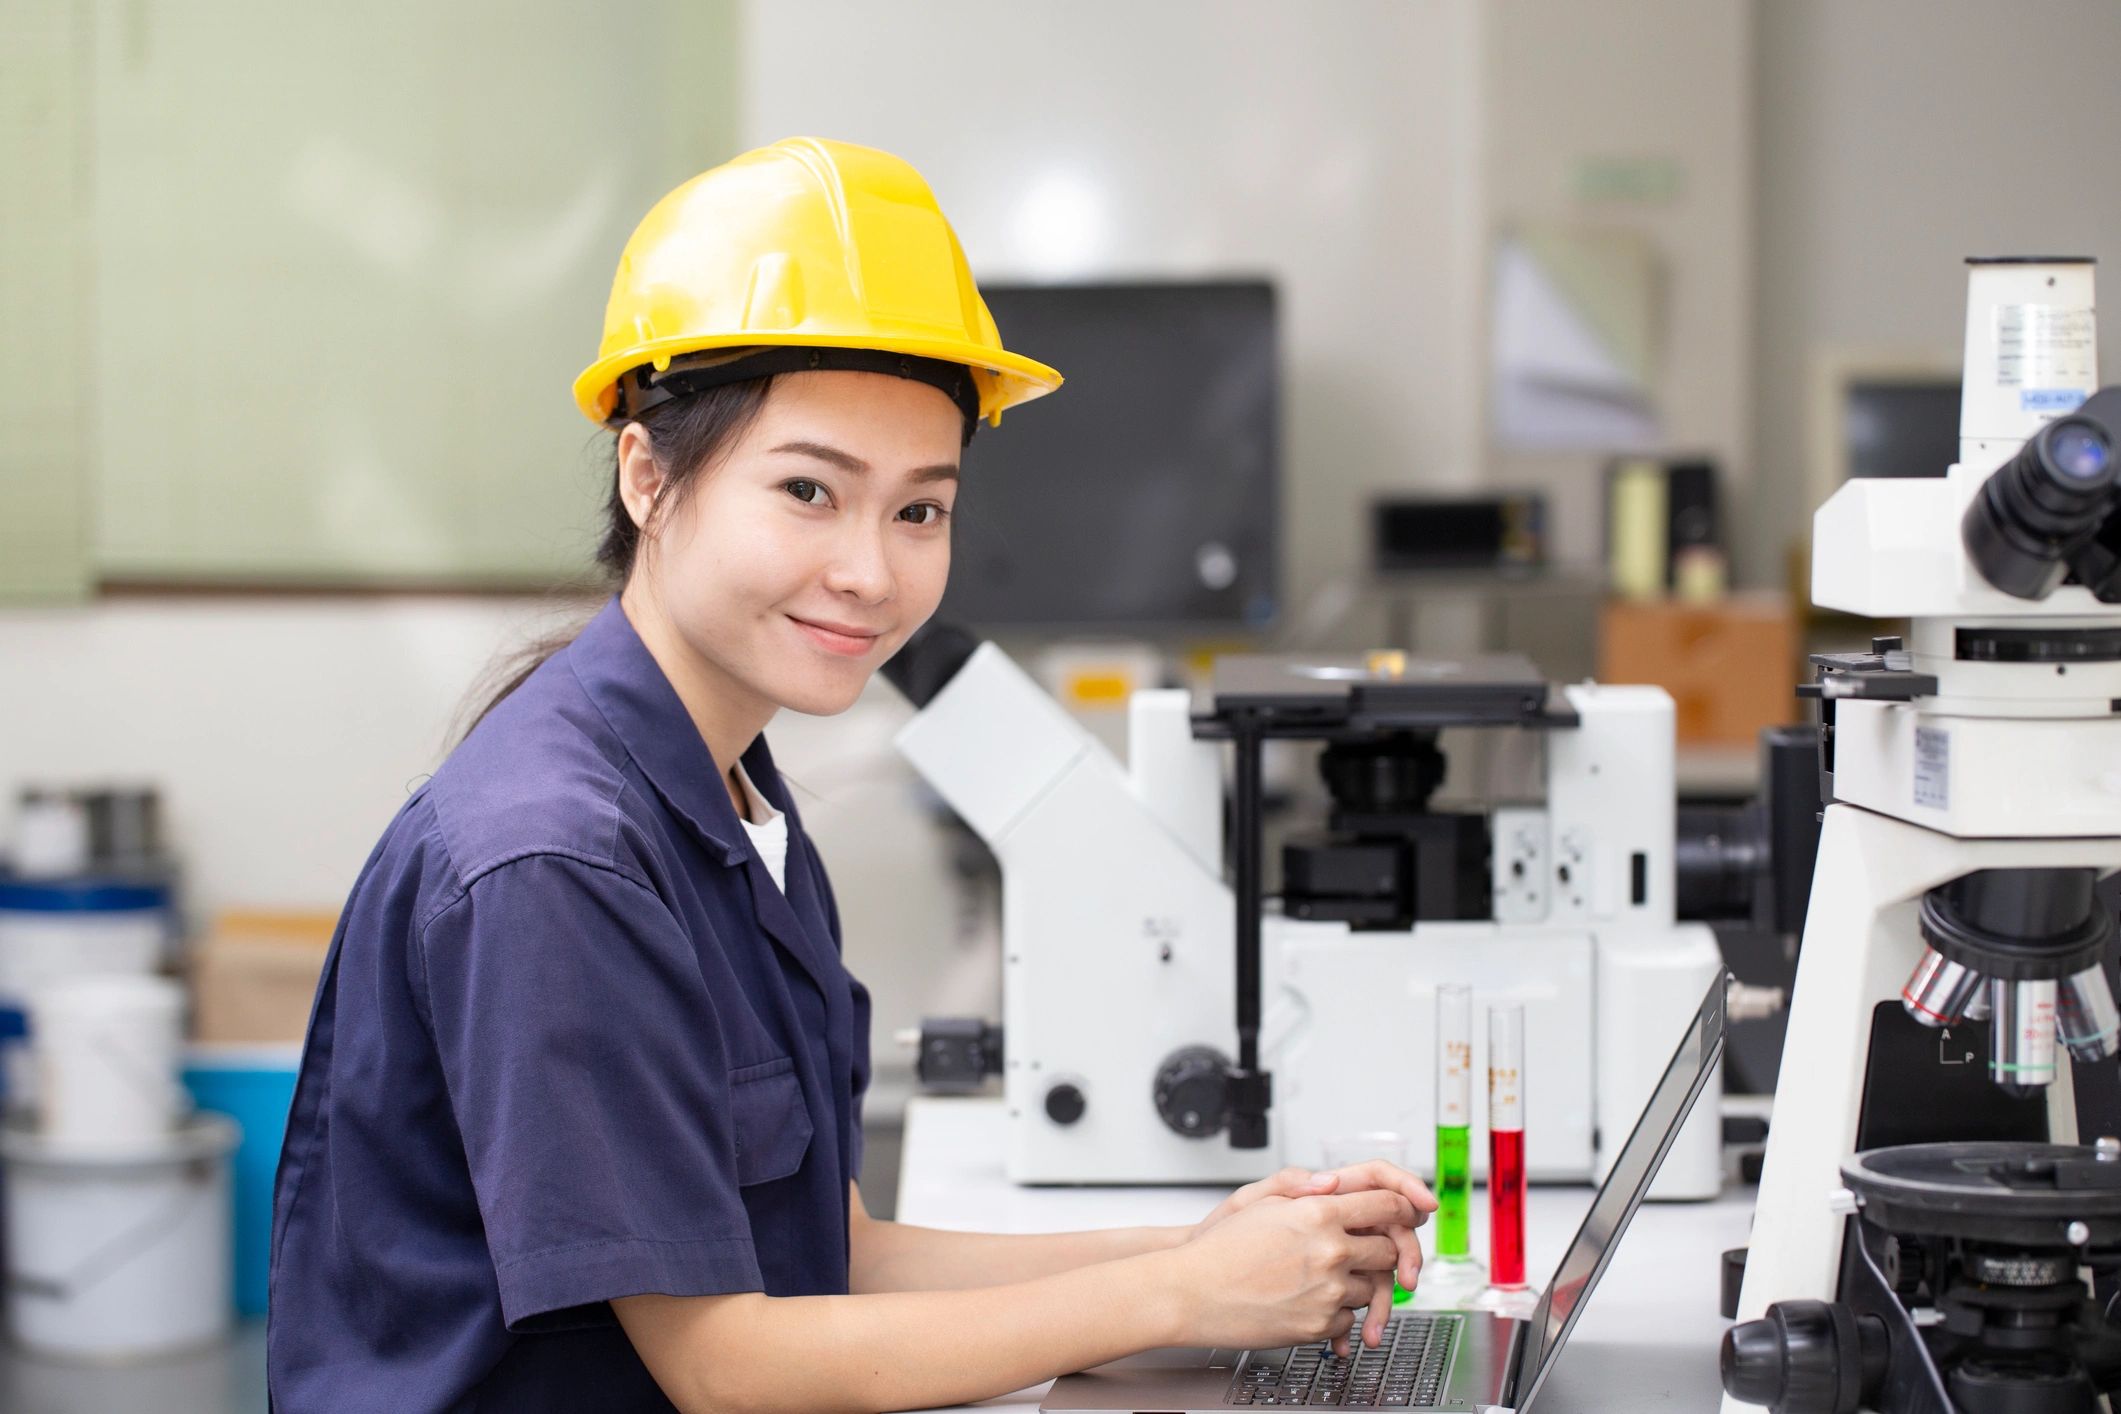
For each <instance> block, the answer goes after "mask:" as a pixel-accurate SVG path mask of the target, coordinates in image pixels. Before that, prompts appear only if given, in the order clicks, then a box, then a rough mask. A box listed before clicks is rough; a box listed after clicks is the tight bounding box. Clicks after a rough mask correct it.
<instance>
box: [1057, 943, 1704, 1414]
mask: <svg viewBox="0 0 2121 1414" xmlns="http://www.w3.org/2000/svg"><path fill="white" fill-rule="evenodd" d="M1729 981H1730V978H1729V974H1728V973H1724V972H1721V971H1719V972H1718V973H1717V975H1716V977H1715V978H1714V979H1713V980H1712V981H1711V982H1710V983H1709V987H1708V993H1707V995H1706V996H1704V997H1703V998H1702V999H1701V1002H1700V1006H1699V1008H1698V1010H1696V1012H1695V1013H1694V1015H1693V1016H1692V1017H1691V1018H1689V1019H1688V1021H1687V1023H1686V1028H1685V1031H1684V1034H1683V1035H1682V1037H1681V1039H1680V1043H1679V1049H1678V1050H1677V1051H1676V1052H1674V1053H1673V1055H1672V1057H1671V1059H1670V1060H1669V1062H1667V1063H1666V1064H1665V1066H1664V1067H1663V1068H1662V1069H1661V1070H1660V1071H1659V1073H1658V1076H1657V1079H1656V1081H1655V1083H1654V1084H1653V1085H1652V1086H1651V1088H1650V1091H1649V1094H1648V1096H1647V1097H1646V1100H1645V1103H1644V1104H1643V1106H1642V1109H1641V1112H1640V1115H1639V1117H1638V1118H1637V1119H1636V1120H1635V1121H1634V1124H1633V1126H1632V1128H1631V1129H1630V1131H1629V1133H1628V1137H1627V1141H1626V1143H1624V1144H1622V1145H1621V1146H1620V1147H1619V1149H1618V1151H1617V1154H1616V1157H1615V1159H1614V1161H1613V1165H1612V1168H1611V1170H1610V1171H1609V1172H1608V1173H1607V1175H1606V1179H1605V1182H1604V1183H1602V1184H1600V1185H1599V1188H1598V1192H1597V1194H1596V1195H1595V1196H1594V1197H1593V1198H1592V1199H1591V1206H1590V1208H1589V1210H1588V1211H1587V1212H1585V1214H1584V1218H1583V1223H1582V1225H1581V1226H1579V1227H1578V1228H1577V1229H1576V1235H1575V1236H1574V1237H1573V1238H1571V1239H1570V1240H1569V1245H1568V1247H1567V1249H1566V1250H1564V1251H1563V1253H1562V1255H1561V1261H1560V1262H1559V1263H1558V1264H1557V1265H1556V1266H1555V1268H1554V1273H1553V1276H1552V1277H1551V1278H1550V1279H1549V1280H1548V1282H1547V1285H1546V1287H1545V1290H1544V1292H1543V1294H1541V1295H1540V1297H1539V1299H1538V1300H1537V1301H1536V1302H1534V1303H1533V1304H1532V1306H1531V1308H1530V1310H1529V1311H1528V1312H1527V1313H1526V1314H1525V1315H1524V1316H1522V1317H1518V1316H1510V1315H1504V1314H1501V1313H1499V1312H1495V1311H1485V1310H1474V1309H1461V1310H1451V1311H1427V1310H1419V1311H1395V1312H1393V1313H1392V1317H1391V1319H1390V1320H1389V1321H1388V1322H1387V1324H1386V1326H1385V1338H1384V1342H1383V1343H1382V1344H1381V1345H1379V1346H1378V1347H1377V1348H1376V1349H1374V1350H1372V1349H1367V1348H1358V1349H1356V1350H1355V1351H1354V1352H1352V1353H1351V1354H1350V1355H1348V1356H1338V1355H1335V1354H1334V1353H1333V1350H1332V1347H1331V1345H1330V1343H1316V1344H1311V1345H1300V1346H1295V1347H1293V1348H1292V1347H1287V1346H1284V1347H1280V1348H1276V1349H1267V1350H1243V1351H1237V1350H1223V1349H1191V1350H1152V1351H1149V1352H1147V1353H1145V1354H1142V1355H1135V1356H1130V1357H1128V1358H1126V1359H1122V1360H1115V1361H1113V1362H1111V1363H1110V1364H1107V1365H1100V1366H1098V1367H1096V1368H1094V1369H1090V1370H1085V1371H1082V1372H1081V1373H1079V1374H1073V1375H1064V1376H1062V1377H1061V1378H1060V1379H1059V1380H1056V1381H1055V1382H1054V1385H1053V1388H1052V1391H1051V1392H1050V1393H1049V1394H1047V1396H1046V1398H1045V1399H1044V1400H1043V1401H1042V1402H1041V1403H1040V1404H1039V1408H1040V1409H1041V1410H1044V1411H1049V1414H1077V1412H1078V1411H1105V1410H1112V1411H1129V1410H1131V1411H1137V1414H1138V1412H1139V1411H1142V1410H1165V1409H1169V1410H1177V1409H1186V1410H1200V1409H1222V1408H1228V1407H1230V1406H1231V1405H1233V1404H1237V1405H1281V1406H1287V1405H1336V1406H1339V1407H1341V1408H1357V1409H1374V1408H1378V1407H1386V1408H1403V1409H1448V1410H1452V1411H1457V1414H1466V1411H1471V1410H1481V1411H1487V1414H1509V1411H1512V1410H1515V1411H1519V1414H1524V1411H1529V1410H1531V1409H1532V1408H1534V1407H1535V1405H1536V1406H1537V1407H1540V1408H1545V1407H1546V1406H1544V1405H1538V1400H1539V1397H1540V1391H1541V1389H1542V1388H1543V1387H1544V1386H1545V1384H1546V1381H1547V1378H1548V1376H1549V1375H1550V1374H1551V1373H1552V1372H1553V1369H1554V1363H1555V1358H1556V1357H1557V1356H1558V1355H1559V1354H1560V1352H1561V1348H1562V1346H1563V1345H1564V1344H1566V1343H1567V1341H1568V1339H1569V1336H1570V1333H1571V1332H1573V1331H1574V1330H1575V1329H1576V1322H1577V1321H1578V1320H1579V1319H1580V1318H1581V1317H1582V1315H1583V1311H1584V1307H1585V1306H1586V1305H1587V1304H1588V1303H1589V1301H1590V1299H1591V1293H1592V1291H1593V1290H1595V1289H1596V1288H1597V1285H1598V1279H1599V1278H1600V1277H1601V1276H1602V1275H1604V1273H1605V1270H1606V1267H1607V1266H1608V1265H1609V1264H1610V1263H1611V1262H1612V1259H1613V1253H1614V1251H1615V1250H1616V1249H1617V1247H1618V1246H1619V1243H1620V1239H1621V1238H1622V1237H1623V1236H1625V1235H1626V1233H1627V1230H1628V1225H1629V1223H1630V1222H1632V1221H1633V1220H1634V1216H1635V1211H1636V1209H1637V1208H1638V1207H1640V1206H1641V1204H1642V1200H1643V1196H1644V1194H1645V1193H1646V1192H1647V1191H1648V1189H1649V1188H1650V1186H1651V1184H1652V1181H1653V1180H1654V1179H1655V1178H1656V1176H1657V1171H1658V1166H1659V1165H1660V1164H1662V1163H1663V1162H1664V1161H1665V1158H1666V1156H1667V1155H1668V1154H1669V1153H1670V1152H1671V1151H1672V1146H1673V1143H1674V1141H1675V1140H1677V1139H1678V1137H1679V1135H1680V1132H1681V1126H1682V1125H1683V1124H1684V1123H1685V1122H1686V1121H1687V1117H1688V1115H1689V1113H1690V1112H1691V1111H1692V1109H1693V1107H1694V1104H1695V1101H1696V1100H1697V1099H1698V1098H1699V1097H1700V1096H1701V1093H1702V1091H1703V1090H1705V1089H1708V1088H1709V1087H1710V1084H1711V1075H1712V1073H1713V1072H1714V1070H1715V1067H1716V1062H1717V1059H1718V1058H1719V1057H1720V1056H1721V1055H1722V1052H1723V1042H1724V1019H1725V1010H1724V1008H1725V1000H1724V999H1725V993H1726V990H1727V988H1728V985H1729Z"/></svg>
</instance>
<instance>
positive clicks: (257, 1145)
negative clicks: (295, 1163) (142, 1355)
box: [184, 1044, 302, 1316]
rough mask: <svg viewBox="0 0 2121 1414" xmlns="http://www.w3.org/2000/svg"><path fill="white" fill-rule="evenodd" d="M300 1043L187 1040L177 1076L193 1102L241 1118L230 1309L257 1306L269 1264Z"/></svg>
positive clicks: (261, 1304) (250, 1311) (250, 1312)
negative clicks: (221, 1043)
mask: <svg viewBox="0 0 2121 1414" xmlns="http://www.w3.org/2000/svg"><path fill="white" fill-rule="evenodd" d="M301 1063H302V1047H301V1046H300V1045H295V1044H289V1045H226V1046H209V1045H193V1046H187V1047H186V1048H185V1051H184V1084H185V1087H186V1088H187V1089H189V1090H190V1091H191V1094H192V1099H193V1101H194V1102H196V1103H197V1104H198V1106H199V1108H200V1109H203V1110H218V1111H220V1112H221V1113H222V1114H225V1115H233V1116H234V1117H235V1119H236V1122H237V1123H239V1124H241V1125H242V1126H243V1143H242V1144H241V1146H239V1147H238V1148H237V1150H236V1154H235V1171H234V1175H233V1176H234V1184H233V1187H234V1190H235V1200H236V1222H235V1235H236V1285H235V1292H236V1310H237V1311H238V1312H239V1313H240V1314H242V1315H245V1316H259V1315H263V1314H264V1313H265V1296H266V1289H267V1278H268V1275H269V1273H270V1271H271V1265H272V1187H273V1175H274V1173H275V1171H276V1170H278V1168H279V1166H280V1145H281V1143H282V1141H283V1140H285V1139H286V1137H287V1111H288V1109H289V1107H290V1106H292V1105H293V1104H294V1100H295V1075H296V1073H297V1071H298V1070H299V1069H300V1066H301Z"/></svg>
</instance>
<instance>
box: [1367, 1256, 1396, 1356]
mask: <svg viewBox="0 0 2121 1414" xmlns="http://www.w3.org/2000/svg"><path fill="white" fill-rule="evenodd" d="M1391 1318H1392V1275H1391V1273H1389V1272H1375V1273H1373V1274H1372V1280H1371V1285H1370V1313H1369V1314H1368V1315H1367V1316H1365V1317H1363V1322H1362V1343H1363V1344H1364V1345H1367V1346H1369V1347H1371V1348H1372V1349H1373V1350H1374V1349H1375V1348H1376V1347H1377V1345H1378V1343H1379V1342H1380V1341H1382V1340H1383V1339H1384V1338H1385V1322H1386V1321H1388V1320H1390V1319H1391Z"/></svg>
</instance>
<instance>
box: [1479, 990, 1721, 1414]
mask: <svg viewBox="0 0 2121 1414" xmlns="http://www.w3.org/2000/svg"><path fill="white" fill-rule="evenodd" d="M1728 980H1729V974H1728V973H1721V974H1719V975H1718V976H1717V978H1716V980H1715V982H1714V983H1712V984H1711V985H1710V987H1709V994H1708V995H1707V996H1706V997H1704V998H1702V1002H1701V1009H1700V1011H1698V1012H1697V1013H1696V1014H1695V1016H1694V1019H1693V1020H1692V1021H1691V1022H1690V1023H1689V1024H1688V1026H1687V1031H1686V1037H1685V1039H1683V1040H1681V1041H1680V1043H1679V1049H1678V1051H1677V1052H1676V1053H1674V1054H1673V1056H1672V1063H1671V1064H1670V1065H1668V1066H1666V1067H1665V1071H1664V1076H1663V1078H1662V1079H1660V1080H1659V1081H1658V1082H1657V1088H1656V1089H1655V1090H1654V1091H1652V1092H1651V1094H1650V1099H1649V1103H1648V1104H1646V1105H1644V1106H1643V1109H1642V1118H1640V1119H1638V1120H1637V1121H1636V1122H1635V1131H1634V1133H1632V1134H1630V1135H1629V1136H1628V1142H1627V1143H1625V1144H1623V1145H1621V1147H1620V1157H1619V1158H1617V1159H1615V1160H1614V1162H1613V1170H1612V1172H1611V1173H1609V1174H1607V1175H1606V1180H1605V1183H1604V1184H1602V1185H1601V1186H1600V1187H1599V1189H1598V1196H1597V1197H1595V1198H1593V1199H1592V1200H1591V1210H1590V1211H1589V1212H1588V1213H1586V1214H1584V1218H1583V1226H1582V1227H1579V1228H1578V1229H1576V1236H1575V1238H1574V1239H1572V1240H1571V1241H1570V1243H1569V1250H1568V1251H1567V1252H1565V1253H1563V1254H1562V1258H1561V1265H1560V1266H1559V1267H1557V1268H1556V1269H1555V1271H1554V1279H1553V1280H1552V1281H1551V1282H1549V1283H1548V1284H1547V1289H1546V1292H1545V1293H1544V1294H1543V1295H1542V1296H1541V1297H1540V1298H1539V1305H1538V1307H1537V1309H1535V1310H1534V1311H1533V1312H1532V1320H1531V1325H1530V1327H1529V1328H1528V1329H1527V1330H1526V1332H1525V1346H1526V1348H1525V1351H1524V1359H1523V1363H1522V1364H1520V1365H1519V1366H1518V1369H1519V1370H1521V1371H1531V1372H1532V1380H1531V1384H1530V1386H1529V1388H1526V1389H1524V1391H1523V1393H1522V1395H1521V1396H1520V1397H1519V1399H1518V1406H1517V1407H1518V1408H1520V1409H1524V1408H1527V1407H1529V1406H1530V1404H1531V1401H1532V1396H1533V1395H1535V1394H1537V1393H1538V1392H1539V1386H1540V1385H1542V1384H1543V1383H1545V1382H1546V1377H1547V1376H1548V1374H1549V1373H1551V1372H1552V1369H1553V1365H1554V1356H1555V1354H1556V1352H1558V1351H1559V1350H1560V1349H1561V1343H1562V1342H1563V1341H1564V1340H1566V1339H1568V1335H1569V1330H1570V1328H1571V1327H1572V1326H1574V1325H1575V1324H1576V1318H1577V1317H1578V1316H1579V1315H1581V1314H1582V1312H1583V1305H1584V1301H1585V1300H1586V1298H1588V1297H1589V1296H1590V1294H1591V1288H1592V1287H1594V1286H1596V1285H1597V1284H1598V1278H1599V1277H1600V1276H1601V1275H1603V1274H1604V1272H1605V1269H1606V1263H1607V1262H1608V1261H1609V1260H1610V1259H1611V1258H1612V1255H1613V1248H1614V1245H1615V1244H1616V1243H1617V1242H1619V1240H1620V1234H1621V1233H1622V1232H1623V1231H1625V1230H1626V1229H1627V1225H1628V1220H1629V1219H1630V1218H1632V1217H1634V1216H1635V1209H1636V1208H1637V1207H1639V1206H1641V1203H1642V1195H1643V1194H1644V1193H1645V1192H1646V1191H1647V1190H1648V1189H1649V1186H1650V1180H1651V1179H1653V1178H1655V1177H1656V1176H1657V1168H1658V1166H1659V1165H1660V1164H1662V1163H1663V1162H1664V1156H1665V1154H1666V1152H1667V1151H1669V1150H1670V1149H1671V1147H1672V1141H1673V1140H1674V1139H1675V1138H1677V1137H1678V1135H1679V1127H1680V1125H1682V1124H1684V1123H1685V1122H1686V1117H1687V1113H1688V1112H1689V1111H1690V1110H1692V1109H1693V1108H1694V1099H1695V1097H1696V1096H1698V1095H1699V1094H1700V1093H1701V1090H1702V1087H1703V1086H1704V1085H1706V1084H1707V1083H1708V1079H1709V1074H1710V1072H1711V1071H1713V1070H1714V1069H1715V1067H1716V1061H1717V1058H1718V1057H1719V1056H1721V1055H1722V1054H1723V992H1724V985H1725V983H1726V982H1727V981H1728ZM1520 1383H1521V1382H1520Z"/></svg>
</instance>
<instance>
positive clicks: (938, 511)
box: [898, 501, 950, 525]
mask: <svg viewBox="0 0 2121 1414" xmlns="http://www.w3.org/2000/svg"><path fill="white" fill-rule="evenodd" d="M949 514H950V512H948V511H946V510H944V509H943V508H942V507H941V506H938V505H937V504H935V502H933V501H922V502H921V503H920V504H919V505H914V506H908V507H906V509H904V510H902V511H900V512H899V513H898V515H899V519H900V520H904V521H911V522H912V523H913V524H915V525H941V524H942V523H943V520H944V518H945V517H946V516H948V515H949Z"/></svg>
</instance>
